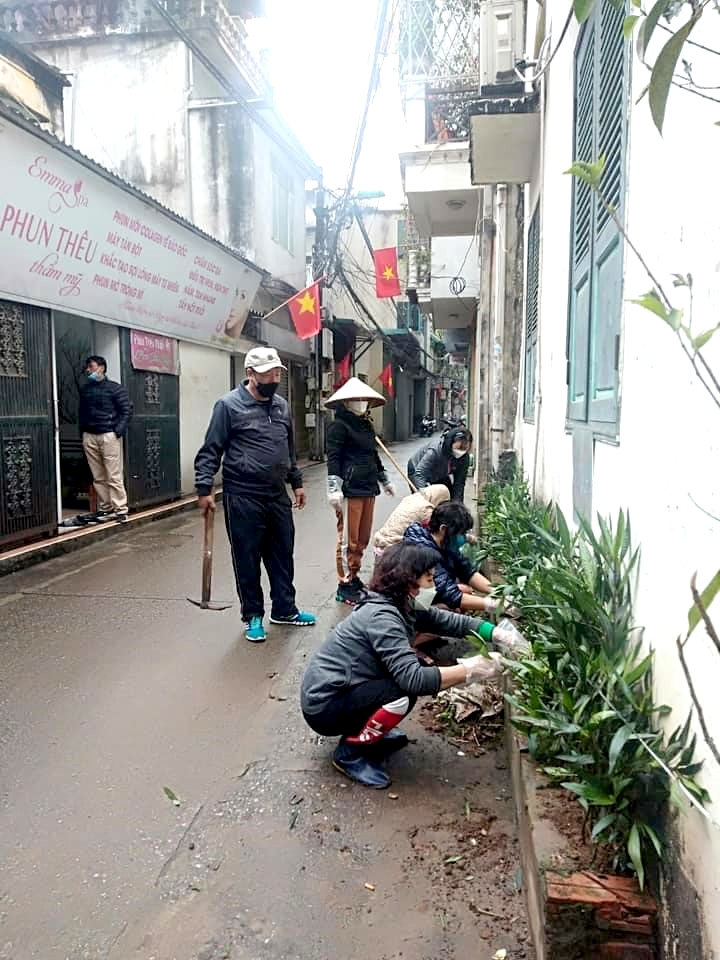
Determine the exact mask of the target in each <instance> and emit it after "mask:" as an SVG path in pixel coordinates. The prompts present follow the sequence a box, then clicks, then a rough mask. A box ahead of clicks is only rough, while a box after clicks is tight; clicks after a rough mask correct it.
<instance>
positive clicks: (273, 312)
mask: <svg viewBox="0 0 720 960" xmlns="http://www.w3.org/2000/svg"><path fill="white" fill-rule="evenodd" d="M317 283H318V285H319V286H318V289H322V277H321V278H320V279H319V280H318V281H317ZM314 284H315V281H313V283H311V284H310V287H312V286H314ZM310 287H304V288H303V289H302V290H298V292H297V293H294V294H293V295H292V296H291V297H288V298H287V300H283V302H282V303H281V304H280V305H279V306H277V307H273V308H272V310H270V311H269V312H268V313H264V314H263V317H262V319H263V320H267V319H268V317H272V316H273V315H274V314H276V313H277V312H278V311H279V310H282V309H283V307H286V306H287V305H288V304H289V303H290V301H291V300H295V299H296V298H297V297H299V296H300V294H301V293H307V291H308V290H309V289H310Z"/></svg>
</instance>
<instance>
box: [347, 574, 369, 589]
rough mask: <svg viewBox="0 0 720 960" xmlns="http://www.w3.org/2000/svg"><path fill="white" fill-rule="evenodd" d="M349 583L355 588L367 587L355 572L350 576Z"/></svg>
mask: <svg viewBox="0 0 720 960" xmlns="http://www.w3.org/2000/svg"><path fill="white" fill-rule="evenodd" d="M350 583H351V584H352V585H353V586H354V587H355V589H356V590H367V587H366V586H365V584H364V583H363V582H362V580H361V579H360V577H358V576H357V574H356V575H355V576H354V577H353V578H352V580H351V581H350Z"/></svg>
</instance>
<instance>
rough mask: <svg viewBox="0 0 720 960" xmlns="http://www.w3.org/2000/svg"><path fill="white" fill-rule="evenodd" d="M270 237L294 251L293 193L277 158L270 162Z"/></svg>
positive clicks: (286, 173) (284, 170) (285, 171)
mask: <svg viewBox="0 0 720 960" xmlns="http://www.w3.org/2000/svg"><path fill="white" fill-rule="evenodd" d="M272 213H273V222H272V238H273V240H274V241H275V242H276V243H279V244H280V246H281V247H284V248H285V249H286V250H287V251H288V253H294V252H295V250H294V247H295V244H294V238H295V194H294V191H293V183H292V179H291V178H290V175H289V174H288V172H287V170H286V169H285V167H284V166H283V165H282V164H281V163H280V161H279V160H278V159H277V158H274V159H273V163H272Z"/></svg>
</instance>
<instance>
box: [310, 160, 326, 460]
mask: <svg viewBox="0 0 720 960" xmlns="http://www.w3.org/2000/svg"><path fill="white" fill-rule="evenodd" d="M326 247H327V208H326V206H325V188H324V187H323V181H322V174H321V175H320V179H319V180H318V189H317V192H316V194H315V243H314V245H313V262H312V272H313V273H312V275H313V281H314V282H315V283H317V285H318V300H319V303H318V309H319V311H320V318H321V320H320V330H319V332H318V334H317V336H316V337H315V404H314V406H315V437H314V443H313V460H316V461H320V462H321V461H323V460H324V459H325V422H324V415H323V405H322V375H323V355H322V348H323V331H322V311H323V289H324V286H325V264H326V258H327V250H326Z"/></svg>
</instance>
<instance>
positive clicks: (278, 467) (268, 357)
mask: <svg viewBox="0 0 720 960" xmlns="http://www.w3.org/2000/svg"><path fill="white" fill-rule="evenodd" d="M284 369H285V367H283V365H282V362H281V361H280V357H279V356H278V354H277V351H275V350H273V349H272V348H270V347H256V348H255V349H254V350H250V351H249V352H248V354H247V356H246V357H245V372H246V374H247V377H248V379H247V380H246V381H245V382H244V383H242V384H241V385H240V386H239V387H237V388H236V389H235V390H232V391H231V392H230V393H228V394H226V395H225V396H224V397H222V398H221V399H220V400H218V401H217V403H216V404H215V407H214V409H213V412H212V417H211V419H210V425H209V427H208V430H207V434H206V435H205V443H204V444H203V446H202V447H201V448H200V450H199V452H198V454H197V456H196V457H195V487H196V489H197V492H198V497H199V500H198V506H199V507H200V509H201V510H202V511H203V513H204V514H206V513H207V512H208V511H214V510H215V498H214V497H213V495H212V488H213V482H214V479H215V474H216V473H217V471H218V469H219V468H220V463H221V462H222V465H223V505H224V509H225V527H226V529H227V534H228V539H229V541H230V551H231V554H232V561H233V569H234V571H235V582H236V584H237V591H238V596H239V597H240V604H241V607H242V618H243V620H244V621H245V623H246V624H247V626H246V629H245V637H246V639H247V640H249V641H250V642H251V643H262V642H263V641H264V640H265V627H264V626H263V617H264V616H265V601H264V597H263V592H262V587H261V585H260V561H262V562H263V564H264V565H265V569H266V570H267V574H268V578H269V579H270V597H271V601H272V609H271V612H270V622H271V623H277V624H288V625H290V626H295V627H310V626H314V624H315V617H314V616H313V614H311V613H305V612H304V611H302V610H298V608H297V606H296V604H295V587H294V585H293V578H294V564H293V550H294V547H295V525H294V523H293V518H292V505H291V502H290V498H289V497H288V495H287V489H286V485H287V484H289V485H290V486H291V487H292V490H293V494H294V498H295V502H294V506H295V507H297V509H298V510H302V508H303V507H304V506H305V491H304V490H303V485H302V474H301V473H300V471H299V470H298V467H297V464H296V462H295V439H294V434H293V426H292V421H291V419H290V410H289V408H288V404H287V401H286V400H285V399H283V397H278V396H277V395H276V391H277V388H278V385H279V383H280V379H281V377H282V371H283V370H284Z"/></svg>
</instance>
